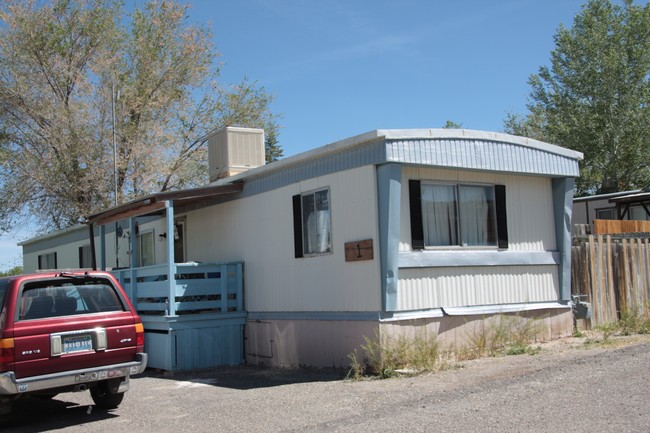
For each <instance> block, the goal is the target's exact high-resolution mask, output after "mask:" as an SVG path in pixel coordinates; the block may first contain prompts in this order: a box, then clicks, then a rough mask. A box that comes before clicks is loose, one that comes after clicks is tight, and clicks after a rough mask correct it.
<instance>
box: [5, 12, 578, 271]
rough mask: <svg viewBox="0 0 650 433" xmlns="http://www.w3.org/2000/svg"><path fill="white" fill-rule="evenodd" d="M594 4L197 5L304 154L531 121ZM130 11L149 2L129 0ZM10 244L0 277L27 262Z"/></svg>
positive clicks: (11, 240)
mask: <svg viewBox="0 0 650 433" xmlns="http://www.w3.org/2000/svg"><path fill="white" fill-rule="evenodd" d="M584 2H585V1H583V0H580V1H578V0H545V1H540V0H491V1H485V0H402V1H397V0H312V1H308V0H235V1H233V0H194V1H190V2H189V3H190V5H191V7H190V9H189V19H190V20H191V21H192V22H195V23H202V24H209V25H210V26H211V27H212V31H213V34H214V43H215V46H216V49H217V50H218V51H219V52H220V53H221V55H220V57H219V59H218V60H219V62H221V78H222V80H223V82H224V83H230V84H233V83H237V82H239V81H241V80H242V79H243V78H244V77H247V78H248V79H249V80H252V81H257V82H258V84H259V85H260V86H263V87H264V88H265V89H266V91H267V92H269V93H271V94H273V95H275V97H276V100H275V103H274V106H273V110H274V112H275V113H277V114H280V115H281V116H282V117H281V119H280V124H281V126H282V129H281V131H280V136H279V142H280V145H282V147H283V149H284V152H285V156H291V155H295V154H297V153H300V152H302V151H306V150H309V149H313V148H316V147H319V146H322V145H325V144H328V143H332V142H334V141H337V140H340V139H344V138H347V137H350V136H353V135H357V134H361V133H364V132H368V131H371V130H374V129H392V128H394V129H402V128H439V127H442V126H443V125H444V124H445V122H446V121H447V120H452V121H454V122H456V123H460V124H462V126H463V127H464V128H468V129H479V130H488V131H502V130H503V120H504V119H505V117H506V114H507V113H509V112H513V113H524V112H525V106H526V101H527V96H528V91H529V87H528V84H527V80H528V78H529V76H530V75H531V74H533V73H535V72H537V71H538V69H539V67H540V66H542V65H546V64H548V61H549V57H550V52H551V50H552V49H553V47H554V42H553V35H554V34H555V32H556V30H557V28H558V26H559V25H560V24H564V25H565V26H567V27H571V25H572V22H573V17H574V16H575V15H576V14H577V13H578V12H579V11H580V9H581V6H582V5H583V4H584ZM126 3H127V5H129V4H138V5H141V4H142V3H143V1H142V0H126ZM30 236H31V234H30V233H29V232H28V231H26V230H20V231H17V232H14V233H11V234H9V235H6V236H2V237H0V270H6V269H9V268H11V267H13V266H15V265H21V264H22V260H21V258H20V257H21V256H20V255H21V252H20V248H18V247H17V246H16V243H17V242H19V241H21V240H24V239H27V238H29V237H30Z"/></svg>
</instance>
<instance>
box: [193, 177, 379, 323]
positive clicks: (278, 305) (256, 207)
mask: <svg viewBox="0 0 650 433" xmlns="http://www.w3.org/2000/svg"><path fill="white" fill-rule="evenodd" d="M325 188H327V189H329V191H330V198H331V204H330V205H331V210H332V219H331V224H332V228H331V232H332V244H331V251H332V252H331V254H323V255H317V256H314V257H312V258H310V259H309V260H295V258H294V253H295V252H294V231H293V230H294V227H293V223H292V222H293V215H292V206H291V197H293V196H294V195H296V194H302V193H309V192H312V191H319V190H322V189H325ZM363 239H372V240H373V244H374V248H375V251H374V252H375V257H378V256H379V250H378V248H379V240H378V239H379V238H378V234H377V187H376V183H375V168H374V166H364V167H361V168H357V169H352V170H345V171H341V172H337V173H334V174H331V175H326V176H320V177H316V178H313V179H309V180H307V181H302V182H299V183H296V184H292V185H289V186H286V187H283V188H278V189H275V190H272V191H268V192H265V193H264V194H258V195H254V196H250V197H245V198H242V199H240V200H236V201H233V202H227V203H223V204H219V205H215V206H211V207H209V208H205V209H200V210H197V211H194V212H191V213H188V214H187V248H188V250H187V260H195V261H205V262H215V261H216V262H221V261H232V260H243V261H245V265H244V270H245V278H244V279H245V281H246V288H245V292H246V310H247V311H251V312H256V311H299V312H302V311H330V312H331V311H341V312H354V311H378V310H380V309H381V283H380V280H379V277H380V271H379V260H378V259H375V260H367V261H360V262H346V261H345V248H344V244H345V243H346V242H351V241H359V240H363Z"/></svg>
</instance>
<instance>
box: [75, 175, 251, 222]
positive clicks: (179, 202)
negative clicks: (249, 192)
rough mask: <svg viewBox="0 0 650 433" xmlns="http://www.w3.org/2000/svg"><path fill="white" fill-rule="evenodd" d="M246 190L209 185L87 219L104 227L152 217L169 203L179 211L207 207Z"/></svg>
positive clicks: (147, 199) (157, 196) (151, 197)
mask: <svg viewBox="0 0 650 433" xmlns="http://www.w3.org/2000/svg"><path fill="white" fill-rule="evenodd" d="M243 188H244V184H243V183H241V182H240V183H232V184H227V185H208V186H204V187H200V188H192V189H185V190H181V191H166V192H159V193H155V194H151V195H148V196H146V197H142V198H140V199H137V200H133V201H130V202H128V203H124V204H122V205H119V206H115V207H112V208H110V209H107V210H105V211H102V212H99V213H96V214H93V215H90V216H88V217H87V218H86V222H87V223H88V224H97V225H103V224H108V223H111V222H114V221H119V220H123V219H126V218H132V217H136V216H143V215H150V214H155V213H157V212H160V211H161V210H163V209H165V207H166V204H165V202H167V201H173V202H174V207H176V208H177V209H179V208H183V207H189V206H200V205H201V204H204V205H207V204H209V203H211V202H212V201H213V200H214V199H216V198H218V197H220V196H225V195H232V194H237V193H239V192H241V191H242V189H243Z"/></svg>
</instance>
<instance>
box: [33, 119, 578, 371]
mask: <svg viewBox="0 0 650 433" xmlns="http://www.w3.org/2000/svg"><path fill="white" fill-rule="evenodd" d="M263 141H264V140H263V131H261V130H247V129H243V128H230V127H229V128H225V129H222V130H220V131H217V132H216V133H215V134H214V135H213V136H212V137H211V138H210V140H209V146H208V147H209V154H210V156H209V159H210V162H209V165H210V167H209V170H210V176H211V183H210V184H209V185H207V186H206V187H204V188H197V189H192V190H185V191H175V192H167V193H160V194H154V195H151V196H148V197H145V198H143V199H140V200H136V201H134V202H131V203H127V204H124V205H121V206H118V207H116V208H113V209H109V210H106V211H105V212H101V213H98V214H96V215H92V216H89V218H88V220H89V223H90V224H91V225H92V226H93V227H94V242H93V244H94V247H93V246H92V245H93V244H91V243H90V241H89V240H88V241H87V244H84V245H80V244H78V243H77V244H74V245H72V247H70V245H71V243H67V244H66V245H68V247H67V248H68V253H66V254H62V253H61V252H59V251H63V246H61V245H58V246H57V244H56V242H55V241H56V240H57V239H58V240H60V239H61V237H62V236H65V233H57V234H53V235H51V236H47V237H43V238H37V239H34V240H32V241H28V242H25V243H23V244H22V245H23V250H24V263H25V270H26V271H31V270H34V267H35V266H37V265H38V263H39V259H38V257H42V258H41V259H40V260H41V262H42V263H43V264H45V263H51V260H52V254H53V253H54V254H56V258H57V260H56V263H55V265H56V266H57V267H58V268H66V267H78V266H80V265H82V264H85V262H84V263H82V262H81V261H77V260H79V257H80V256H79V255H75V254H74V252H75V251H77V250H78V251H81V249H79V248H82V247H84V246H85V247H88V248H90V250H91V251H92V250H94V251H95V252H96V257H97V259H96V260H97V264H98V265H99V267H102V268H103V267H106V268H109V269H111V268H113V269H114V272H116V274H117V275H118V276H119V277H120V278H121V280H122V281H123V282H124V284H125V286H127V290H129V293H130V296H131V297H132V300H134V302H135V303H136V305H137V308H138V310H139V311H141V313H142V314H143V317H144V319H145V330H146V331H147V344H148V349H147V350H148V351H152V349H153V350H155V351H157V350H159V349H158V348H159V347H162V348H163V349H161V352H160V354H159V355H156V356H154V357H153V363H154V366H159V368H165V369H172V370H179V369H186V368H196V367H205V366H211V365H217V364H223V363H237V362H240V361H242V360H243V359H244V358H245V360H246V361H247V362H249V363H253V364H265V365H275V366H297V365H314V366H332V365H335V366H341V365H347V364H348V361H349V360H348V357H347V355H348V354H349V353H351V352H352V351H353V350H354V349H355V348H358V347H359V345H360V344H363V343H364V336H365V337H370V338H373V337H374V336H375V335H381V336H387V335H411V336H413V335H424V334H425V333H426V335H428V336H437V337H438V339H439V341H440V342H441V343H443V344H456V343H457V342H461V341H462V340H464V339H465V338H466V337H467V335H468V333H469V332H471V329H472V327H474V326H477V325H480V324H481V323H483V320H485V319H486V318H487V317H489V316H493V315H496V314H500V313H507V314H518V315H521V316H522V317H529V318H538V319H542V320H541V323H542V324H543V325H544V328H545V333H544V336H543V337H544V338H555V337H560V336H564V335H569V334H570V333H571V332H572V312H571V307H570V304H569V301H570V277H571V273H570V264H571V260H570V251H571V250H570V245H571V233H570V227H571V212H572V200H573V188H574V178H575V177H577V176H578V161H579V160H580V159H581V158H582V155H581V154H580V153H578V152H574V151H571V150H568V149H565V148H562V147H558V146H555V145H551V144H547V143H542V142H539V141H535V140H531V139H527V138H522V137H515V136H510V135H505V134H500V133H489V132H480V131H470V130H452V129H417V130H376V131H372V132H368V133H366V134H362V135H358V136H355V137H351V138H348V139H345V140H342V141H339V142H336V143H333V144H330V145H327V146H324V147H320V148H317V149H314V150H311V151H308V152H305V153H302V154H299V155H295V156H292V157H289V158H286V159H284V160H281V161H277V162H274V163H270V164H267V165H263V163H264V161H263V154H264V148H263ZM256 165H259V166H257V167H255V166H256ZM77 230H78V231H81V230H82V229H77ZM83 230H86V231H87V230H88V229H87V228H85V229H83ZM72 231H73V232H74V230H72ZM75 233H76V232H75ZM132 234H135V236H132ZM48 254H49V257H50V262H47V259H46V258H43V257H44V256H46V255H48ZM79 254H81V252H79ZM171 257H174V259H173V260H169V258H171ZM212 264H215V265H212ZM211 266H214V267H211ZM221 266H230V267H229V268H222V267H221ZM206 267H207V268H206ZM212 280H213V281H214V284H211V283H210V281H212ZM226 280H228V281H229V282H228V281H226ZM231 283H232V284H231ZM226 286H227V287H226ZM220 319H221V322H220V321H219V320H220ZM224 329H226V331H224ZM242 329H243V330H244V334H245V337H242ZM223 351H229V353H230V355H228V356H221V355H215V353H216V352H219V353H221V352H223ZM197 353H200V354H201V355H200V356H199V355H197ZM188 357H189V358H191V359H187V358H188ZM199 358H200V359H199Z"/></svg>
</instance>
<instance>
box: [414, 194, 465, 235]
mask: <svg viewBox="0 0 650 433" xmlns="http://www.w3.org/2000/svg"><path fill="white" fill-rule="evenodd" d="M421 192H422V212H423V214H424V244H425V245H427V246H443V245H458V231H457V230H456V226H457V223H456V219H457V217H456V188H455V186H453V185H422V187H421Z"/></svg>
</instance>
